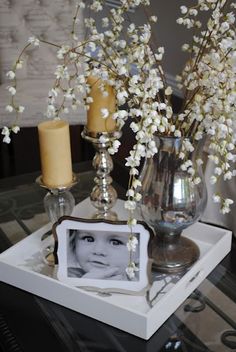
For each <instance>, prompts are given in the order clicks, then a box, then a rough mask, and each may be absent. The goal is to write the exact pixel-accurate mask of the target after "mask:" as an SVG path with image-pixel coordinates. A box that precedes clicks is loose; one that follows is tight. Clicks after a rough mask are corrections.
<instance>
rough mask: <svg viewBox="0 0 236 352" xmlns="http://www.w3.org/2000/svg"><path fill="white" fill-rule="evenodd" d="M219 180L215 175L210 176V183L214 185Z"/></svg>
mask: <svg viewBox="0 0 236 352" xmlns="http://www.w3.org/2000/svg"><path fill="white" fill-rule="evenodd" d="M216 181H217V178H216V177H215V176H211V177H210V184H212V185H214V184H215V183H216Z"/></svg>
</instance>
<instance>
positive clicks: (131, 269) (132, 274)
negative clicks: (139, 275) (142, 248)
mask: <svg viewBox="0 0 236 352" xmlns="http://www.w3.org/2000/svg"><path fill="white" fill-rule="evenodd" d="M125 271H126V274H127V276H128V278H129V279H130V280H132V279H134V278H135V272H136V271H139V269H138V268H137V267H136V265H135V263H134V262H131V263H130V264H129V266H128V267H127V268H126V269H125Z"/></svg>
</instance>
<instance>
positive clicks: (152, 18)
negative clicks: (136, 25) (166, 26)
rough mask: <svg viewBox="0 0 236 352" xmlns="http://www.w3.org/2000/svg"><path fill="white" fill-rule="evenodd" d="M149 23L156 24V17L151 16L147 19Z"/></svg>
mask: <svg viewBox="0 0 236 352" xmlns="http://www.w3.org/2000/svg"><path fill="white" fill-rule="evenodd" d="M149 20H150V22H153V23H156V22H157V16H151V17H150V18H149Z"/></svg>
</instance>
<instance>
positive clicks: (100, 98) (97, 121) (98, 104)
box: [87, 76, 116, 132]
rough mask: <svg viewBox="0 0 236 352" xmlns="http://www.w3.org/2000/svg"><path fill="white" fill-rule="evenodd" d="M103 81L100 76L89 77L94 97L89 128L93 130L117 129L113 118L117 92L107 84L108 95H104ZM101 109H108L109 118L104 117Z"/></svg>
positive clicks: (88, 118)
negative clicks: (102, 89) (101, 87)
mask: <svg viewBox="0 0 236 352" xmlns="http://www.w3.org/2000/svg"><path fill="white" fill-rule="evenodd" d="M101 82H102V81H101V80H100V79H99V78H97V77H94V76H89V77H88V78H87V83H88V84H89V85H90V87H91V91H90V93H89V96H90V97H91V98H93V102H92V103H91V104H89V110H88V115H87V129H88V130H89V131H91V132H112V131H114V130H115V129H116V122H115V120H114V119H113V118H112V114H113V113H114V112H115V108H116V99H115V92H114V89H113V88H112V87H111V86H109V85H107V84H105V85H104V87H105V91H106V92H107V96H104V95H103V92H102V91H101V89H100V86H101ZM101 109H107V110H108V112H109V116H108V117H107V118H104V117H103V115H102V112H101Z"/></svg>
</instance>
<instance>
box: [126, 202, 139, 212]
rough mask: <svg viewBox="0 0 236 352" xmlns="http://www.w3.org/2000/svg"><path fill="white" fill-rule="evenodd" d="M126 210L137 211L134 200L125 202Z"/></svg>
mask: <svg viewBox="0 0 236 352" xmlns="http://www.w3.org/2000/svg"><path fill="white" fill-rule="evenodd" d="M125 209H127V210H131V211H132V210H135V209H136V202H135V201H133V200H127V201H126V202H125Z"/></svg>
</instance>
